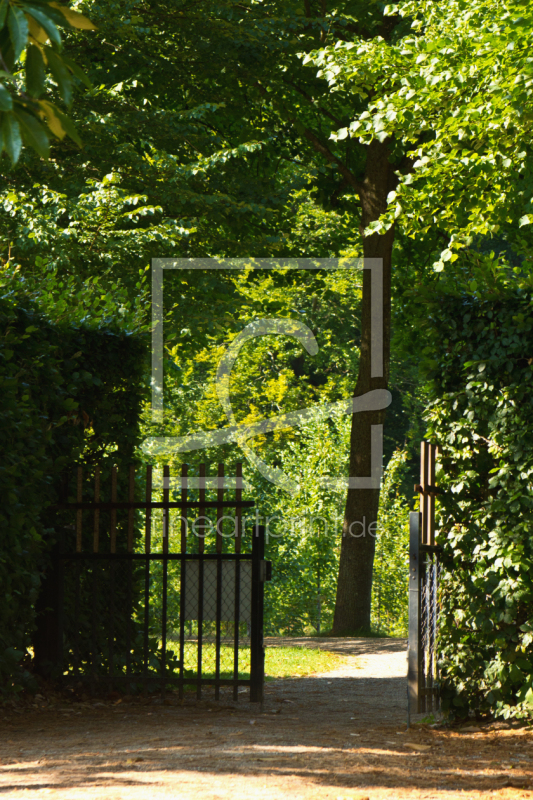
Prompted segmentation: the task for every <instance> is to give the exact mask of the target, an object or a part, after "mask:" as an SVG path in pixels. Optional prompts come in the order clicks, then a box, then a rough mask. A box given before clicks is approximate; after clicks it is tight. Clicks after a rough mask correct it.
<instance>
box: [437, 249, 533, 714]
mask: <svg viewBox="0 0 533 800" xmlns="http://www.w3.org/2000/svg"><path fill="white" fill-rule="evenodd" d="M489 261H490V259H489ZM493 266H494V264H493ZM485 267H486V265H485ZM485 273H486V282H485V286H483V287H482V288H480V289H478V288H477V285H476V284H473V285H474V288H472V282H470V285H469V283H462V284H460V283H456V285H455V287H453V286H451V285H450V284H445V285H444V287H443V290H441V291H440V292H438V293H434V294H433V297H432V298H430V299H429V318H428V324H427V329H426V330H427V334H428V345H427V348H426V369H427V370H428V379H429V387H430V398H431V402H430V404H429V408H428V412H427V419H428V422H429V431H430V435H431V437H432V440H433V441H434V442H435V443H436V444H438V447H439V452H440V455H439V467H438V473H437V482H438V485H439V486H440V487H442V489H443V494H442V495H441V496H439V503H438V508H439V519H440V530H439V536H438V540H439V542H440V544H441V545H442V547H443V575H442V596H441V607H442V612H441V623H440V634H439V635H440V652H441V673H442V679H443V697H444V700H445V704H446V708H447V709H448V710H449V711H450V712H451V713H453V714H457V715H459V716H461V715H465V714H466V713H467V711H468V710H469V709H473V710H475V711H477V712H485V713H486V712H492V713H494V714H496V715H503V716H504V717H508V716H512V715H518V716H521V715H529V714H530V712H531V707H532V706H533V593H532V591H531V586H532V574H533V560H532V559H533V551H532V542H533V537H532V533H533V531H532V524H531V508H532V506H533V495H532V482H531V476H532V475H533V460H532V458H533V457H532V453H533V429H532V419H533V415H532V410H533V409H532V397H533V393H532V391H531V386H532V381H533V367H532V358H531V357H530V356H531V342H532V331H533V315H532V311H531V306H532V298H531V288H530V287H528V286H527V284H526V285H524V286H523V287H522V288H520V282H519V280H518V279H517V276H514V275H513V274H512V273H511V276H512V277H511V278H507V279H505V272H504V271H502V270H500V271H499V273H500V275H501V276H502V278H503V279H500V278H499V277H498V270H494V269H493V275H492V277H491V274H490V270H489V269H487V268H486V269H485ZM489 282H490V283H491V284H492V286H490V283H489ZM487 284H489V286H487Z"/></svg>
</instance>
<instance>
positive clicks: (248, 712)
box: [0, 639, 533, 800]
mask: <svg viewBox="0 0 533 800" xmlns="http://www.w3.org/2000/svg"><path fill="white" fill-rule="evenodd" d="M280 643H281V642H280V640H269V641H268V644H269V646H276V645H277V644H280ZM283 643H284V644H287V643H288V642H287V640H283ZM291 643H295V644H303V645H305V646H309V647H323V648H324V649H327V650H333V651H334V652H342V653H343V654H345V655H347V656H348V657H349V663H348V664H346V665H345V666H343V667H342V668H341V669H338V670H336V671H335V672H329V673H327V674H325V675H316V676H312V677H310V678H301V679H292V680H283V681H273V682H268V683H267V685H266V701H265V705H264V709H263V712H261V710H260V709H259V708H258V707H257V705H255V704H250V703H249V702H248V701H247V699H245V698H246V695H245V694H244V693H243V699H242V701H241V702H239V703H238V704H235V703H233V702H232V701H231V700H230V699H229V696H225V697H223V699H222V700H221V701H220V702H218V703H215V701H213V700H210V699H206V700H204V701H202V702H201V703H197V702H196V701H193V700H186V701H185V702H184V703H183V705H180V704H179V703H178V702H177V701H174V700H169V701H168V702H167V703H166V704H164V705H163V704H161V703H160V702H159V703H157V702H154V701H152V700H150V701H147V702H139V701H137V702H133V701H132V702H120V703H116V704H114V705H112V704H110V703H107V704H102V703H100V704H95V703H90V702H88V703H80V704H76V705H74V706H73V705H70V706H68V707H67V706H66V704H61V703H59V704H56V705H54V704H50V703H46V702H45V701H44V700H42V701H40V702H39V701H38V702H37V705H40V706H42V707H40V708H33V709H30V710H23V711H20V710H19V713H17V712H15V711H8V712H5V711H4V710H3V709H0V726H1V727H0V797H6V798H9V797H20V796H23V797H24V798H28V799H29V800H37V798H45V797H46V798H58V800H59V799H61V800H78V798H79V799H80V800H81V799H82V798H83V800H89V799H91V800H92V798H104V797H105V798H106V800H141V798H142V800H145V798H150V800H159V798H161V799H162V798H175V799H176V800H178V798H179V800H198V799H199V798H202V799H204V798H205V800H215V799H216V800H218V799H219V798H220V800H226V798H228V800H229V799H230V798H231V800H248V798H250V799H252V798H254V799H255V798H257V799H259V798H260V799H261V800H263V799H264V800H267V798H268V800H272V798H283V799H285V798H287V800H288V798H291V800H300V799H301V800H308V799H310V798H316V799H317V800H318V798H321V799H322V798H323V799H324V800H326V799H327V800H337V799H338V800H345V799H346V800H348V799H350V800H363V798H371V800H377V798H391V800H392V799H393V798H409V799H410V800H411V799H412V798H413V799H414V798H428V800H429V798H439V800H440V798H446V799H447V798H459V797H460V798H462V799H463V800H464V798H476V799H477V798H480V799H481V798H483V800H485V798H487V799H488V798H489V797H490V798H494V797H498V798H503V797H512V798H518V797H520V798H526V797H528V798H533V791H531V790H530V789H529V787H530V786H533V771H532V766H533V733H529V732H528V731H526V730H525V729H512V728H506V727H501V726H500V727H498V726H491V727H485V728H483V729H482V730H481V731H479V732H477V731H475V730H474V731H468V730H464V731H455V732H452V731H443V730H439V729H431V728H428V727H420V726H417V727H416V728H415V729H412V730H411V731H409V732H407V733H406V731H405V727H406V726H405V718H406V701H405V663H406V662H405V642H404V641H402V640H390V639H388V640H379V639H344V640H336V639H324V640H320V639H305V640H304V639H302V640H291ZM2 717H3V718H2Z"/></svg>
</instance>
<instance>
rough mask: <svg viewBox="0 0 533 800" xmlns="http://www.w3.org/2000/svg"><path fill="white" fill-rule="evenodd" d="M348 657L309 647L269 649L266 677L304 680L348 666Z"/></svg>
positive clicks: (266, 658) (267, 651) (266, 661)
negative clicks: (308, 676) (316, 674)
mask: <svg viewBox="0 0 533 800" xmlns="http://www.w3.org/2000/svg"><path fill="white" fill-rule="evenodd" d="M346 662H347V658H346V656H340V655H337V653H330V652H328V651H327V650H318V649H314V648H313V649H311V648H309V647H267V648H266V657H265V675H266V677H267V678H270V679H271V680H273V679H274V678H302V677H304V676H305V675H313V674H314V673H315V672H329V671H331V670H334V669H338V668H339V667H342V666H343V664H346Z"/></svg>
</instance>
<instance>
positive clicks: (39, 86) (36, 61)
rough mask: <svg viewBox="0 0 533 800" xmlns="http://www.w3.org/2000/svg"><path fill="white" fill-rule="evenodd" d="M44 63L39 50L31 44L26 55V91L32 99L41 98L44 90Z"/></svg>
mask: <svg viewBox="0 0 533 800" xmlns="http://www.w3.org/2000/svg"><path fill="white" fill-rule="evenodd" d="M45 77H46V73H45V70H44V61H43V57H42V54H41V51H40V50H39V48H38V47H37V46H36V45H34V44H30V45H29V47H28V50H27V53H26V91H27V92H28V94H29V95H31V96H32V97H39V95H41V94H42V93H43V90H44V79H45Z"/></svg>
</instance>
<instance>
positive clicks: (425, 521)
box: [407, 442, 440, 713]
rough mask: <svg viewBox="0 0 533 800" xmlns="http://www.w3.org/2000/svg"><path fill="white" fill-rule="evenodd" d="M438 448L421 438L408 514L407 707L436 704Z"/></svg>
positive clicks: (428, 708) (420, 708)
mask: <svg viewBox="0 0 533 800" xmlns="http://www.w3.org/2000/svg"><path fill="white" fill-rule="evenodd" d="M436 454H437V448H436V447H435V445H432V444H429V442H422V445H421V456H420V484H417V485H416V486H415V490H416V491H418V492H419V493H420V511H413V512H411V514H410V520H409V522H410V536H409V650H408V677H407V681H408V685H407V692H408V701H409V711H410V712H413V713H422V712H424V711H433V710H437V709H438V708H439V691H438V689H439V683H438V677H439V676H438V664H437V618H438V610H439V604H438V583H439V552H440V547H439V546H438V545H436V544H435V495H436V494H437V487H436V486H435V458H436Z"/></svg>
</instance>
